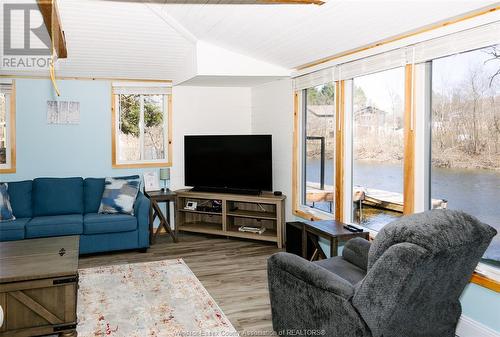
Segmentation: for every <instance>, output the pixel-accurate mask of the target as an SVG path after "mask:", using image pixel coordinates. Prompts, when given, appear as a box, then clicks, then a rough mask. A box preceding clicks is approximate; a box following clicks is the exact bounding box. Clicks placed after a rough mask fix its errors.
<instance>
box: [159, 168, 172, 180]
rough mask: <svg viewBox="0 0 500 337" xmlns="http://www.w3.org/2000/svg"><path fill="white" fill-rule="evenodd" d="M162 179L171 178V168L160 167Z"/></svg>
mask: <svg viewBox="0 0 500 337" xmlns="http://www.w3.org/2000/svg"><path fill="white" fill-rule="evenodd" d="M160 179H161V180H170V169H169V168H162V169H160Z"/></svg>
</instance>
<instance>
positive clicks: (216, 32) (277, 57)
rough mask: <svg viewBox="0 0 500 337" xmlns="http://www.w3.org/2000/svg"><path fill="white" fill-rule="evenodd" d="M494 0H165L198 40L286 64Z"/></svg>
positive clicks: (168, 9) (171, 12) (170, 11)
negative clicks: (275, 2)
mask: <svg viewBox="0 0 500 337" xmlns="http://www.w3.org/2000/svg"><path fill="white" fill-rule="evenodd" d="M492 3H494V1H438V0H434V1H425V0H424V1H422V0H420V1H343V0H327V1H326V3H325V4H324V5H322V6H314V5H309V6H293V5H292V6H284V7H283V6H281V7H280V6H227V5H221V6H209V5H205V6H196V5H182V6H176V5H165V6H164V7H165V8H164V9H163V12H164V13H166V14H168V15H170V16H172V17H174V18H175V19H176V20H177V21H178V22H179V23H180V24H182V25H183V26H184V27H185V28H186V29H188V30H189V31H190V32H191V33H193V34H194V35H195V36H196V37H197V38H198V39H201V40H204V41H207V42H210V43H213V44H216V45H219V46H221V47H225V48H228V49H232V50H234V51H236V52H240V53H243V54H246V55H248V56H252V57H255V58H258V59H262V60H265V61H268V62H270V63H274V64H277V65H281V66H283V67H287V68H296V67H298V66H300V65H302V64H305V63H309V62H311V61H314V60H317V59H320V58H323V57H327V56H330V55H333V54H337V53H339V52H343V51H346V50H351V49H353V48H356V47H360V46H363V45H366V44H369V43H372V42H375V41H379V40H381V39H383V38H387V37H391V36H394V35H397V34H400V33H403V32H407V31H410V30H414V29H416V28H419V27H422V26H425V25H428V24H431V23H435V22H439V21H441V20H444V19H447V18H450V17H454V16H457V15H460V14H463V13H466V12H469V11H471V10H475V9H478V8H481V7H483V6H487V5H490V4H492Z"/></svg>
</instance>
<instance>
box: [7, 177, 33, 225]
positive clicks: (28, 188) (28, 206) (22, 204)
mask: <svg viewBox="0 0 500 337" xmlns="http://www.w3.org/2000/svg"><path fill="white" fill-rule="evenodd" d="M32 189H33V182H32V181H31V180H25V181H16V182H12V183H8V191H9V197H10V203H11V206H12V212H13V213H14V215H15V216H16V218H18V219H21V218H31V217H32V216H33V210H32V201H31V196H32Z"/></svg>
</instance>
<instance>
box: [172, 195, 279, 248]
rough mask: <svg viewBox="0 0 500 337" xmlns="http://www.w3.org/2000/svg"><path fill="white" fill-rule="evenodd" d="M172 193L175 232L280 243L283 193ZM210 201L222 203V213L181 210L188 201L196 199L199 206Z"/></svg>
mask: <svg viewBox="0 0 500 337" xmlns="http://www.w3.org/2000/svg"><path fill="white" fill-rule="evenodd" d="M176 193H177V208H178V209H177V217H176V222H177V224H176V225H177V229H178V230H179V231H184V232H193V233H202V234H212V235H221V236H227V237H237V238H243V239H252V240H259V241H267V242H275V243H276V245H277V246H278V247H279V248H281V247H282V245H283V229H284V222H285V198H286V197H285V196H284V195H281V196H275V195H274V194H273V193H262V194H260V195H241V194H228V193H212V192H193V191H191V190H189V189H183V190H178V191H176ZM212 200H219V201H221V202H222V212H210V211H205V210H204V211H198V210H189V209H184V206H185V205H186V202H188V201H196V202H197V203H198V205H199V204H200V203H201V204H207V203H210V202H211V201H212ZM240 226H252V227H265V228H266V230H265V231H264V232H263V233H262V234H258V233H250V232H240V231H239V230H238V228H239V227H240Z"/></svg>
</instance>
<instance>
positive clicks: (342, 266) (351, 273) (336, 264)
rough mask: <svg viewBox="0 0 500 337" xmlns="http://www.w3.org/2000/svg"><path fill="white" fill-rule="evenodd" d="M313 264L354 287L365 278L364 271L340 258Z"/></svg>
mask: <svg viewBox="0 0 500 337" xmlns="http://www.w3.org/2000/svg"><path fill="white" fill-rule="evenodd" d="M315 263H316V264H317V265H318V266H321V267H323V268H325V269H327V270H329V271H331V272H332V273H334V274H337V275H338V276H340V277H342V278H343V279H344V280H346V281H349V283H350V284H352V285H355V284H356V283H358V282H359V281H361V280H362V279H363V278H364V277H365V276H366V271H364V270H363V269H361V268H359V267H358V266H355V265H354V264H352V263H350V262H348V261H346V260H345V259H344V258H343V257H342V256H335V257H332V258H329V259H325V260H321V261H316V262H315Z"/></svg>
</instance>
